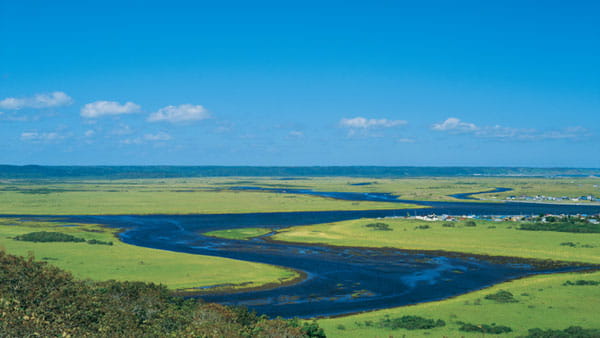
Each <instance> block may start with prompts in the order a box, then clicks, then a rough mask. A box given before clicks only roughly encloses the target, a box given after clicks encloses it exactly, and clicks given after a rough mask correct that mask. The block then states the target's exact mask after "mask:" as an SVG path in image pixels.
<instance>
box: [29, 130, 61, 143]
mask: <svg viewBox="0 0 600 338" xmlns="http://www.w3.org/2000/svg"><path fill="white" fill-rule="evenodd" d="M63 138H65V137H64V136H63V135H61V134H59V133H55V132H52V133H38V132H24V133H21V140H22V141H32V142H51V141H58V140H62V139H63Z"/></svg>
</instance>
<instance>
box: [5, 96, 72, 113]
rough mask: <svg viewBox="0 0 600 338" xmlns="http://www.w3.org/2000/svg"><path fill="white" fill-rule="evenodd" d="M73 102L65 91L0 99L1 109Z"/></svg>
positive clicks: (43, 106) (54, 105)
mask: <svg viewBox="0 0 600 338" xmlns="http://www.w3.org/2000/svg"><path fill="white" fill-rule="evenodd" d="M71 103H73V99H72V98H71V97H70V96H69V95H67V94H65V93H63V92H52V93H46V94H36V95H34V96H33V97H25V98H16V97H7V98H5V99H3V100H2V101H0V108H1V109H9V110H19V109H23V108H35V109H41V108H51V107H60V106H66V105H69V104H71Z"/></svg>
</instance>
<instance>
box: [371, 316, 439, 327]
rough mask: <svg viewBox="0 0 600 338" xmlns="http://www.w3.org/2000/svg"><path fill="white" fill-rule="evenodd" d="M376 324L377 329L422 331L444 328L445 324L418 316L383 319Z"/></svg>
mask: <svg viewBox="0 0 600 338" xmlns="http://www.w3.org/2000/svg"><path fill="white" fill-rule="evenodd" d="M377 324H378V325H377V326H379V327H382V328H389V329H392V330H396V329H406V330H424V329H433V328H435V327H441V326H445V325H446V322H444V321H443V320H441V319H438V320H434V319H428V318H423V317H419V316H402V317H399V318H384V319H381V320H380V321H379V322H378V323H377Z"/></svg>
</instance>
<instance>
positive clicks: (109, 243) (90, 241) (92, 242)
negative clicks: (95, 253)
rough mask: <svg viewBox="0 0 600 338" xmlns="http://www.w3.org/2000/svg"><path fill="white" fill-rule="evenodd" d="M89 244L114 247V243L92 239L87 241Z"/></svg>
mask: <svg viewBox="0 0 600 338" xmlns="http://www.w3.org/2000/svg"><path fill="white" fill-rule="evenodd" d="M87 243H88V244H101V245H113V242H110V241H109V242H105V241H99V240H97V239H90V240H89V241H87Z"/></svg>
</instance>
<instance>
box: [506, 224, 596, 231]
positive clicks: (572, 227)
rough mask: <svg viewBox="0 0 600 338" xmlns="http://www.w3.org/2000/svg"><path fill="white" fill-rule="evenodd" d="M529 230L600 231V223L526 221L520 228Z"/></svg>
mask: <svg viewBox="0 0 600 338" xmlns="http://www.w3.org/2000/svg"><path fill="white" fill-rule="evenodd" d="M518 229H519V230H528V231H557V232H574V233H600V224H592V223H572V222H552V223H524V224H521V226H520V227H519V228H518Z"/></svg>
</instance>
